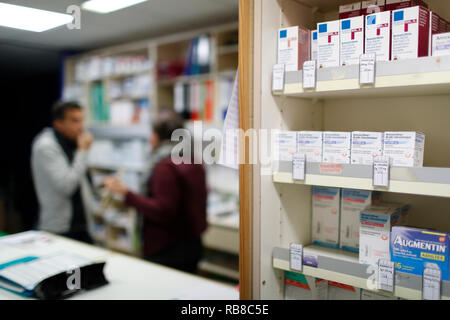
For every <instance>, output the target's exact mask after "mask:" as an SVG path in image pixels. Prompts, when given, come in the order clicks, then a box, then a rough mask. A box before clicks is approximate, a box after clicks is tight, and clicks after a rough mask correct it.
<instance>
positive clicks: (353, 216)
mask: <svg viewBox="0 0 450 320" xmlns="http://www.w3.org/2000/svg"><path fill="white" fill-rule="evenodd" d="M379 199H380V193H379V192H377V191H366V190H353V189H342V190H341V224H340V233H341V237H340V248H341V249H344V250H347V251H352V252H359V225H360V222H359V215H360V212H361V211H362V210H364V209H365V208H367V207H370V206H372V205H373V204H375V203H377V202H378V201H379Z"/></svg>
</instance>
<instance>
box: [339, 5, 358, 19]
mask: <svg viewBox="0 0 450 320" xmlns="http://www.w3.org/2000/svg"><path fill="white" fill-rule="evenodd" d="M360 15H361V2H355V3H351V4H345V5H342V6H339V19H347V18H352V17H358V16H360Z"/></svg>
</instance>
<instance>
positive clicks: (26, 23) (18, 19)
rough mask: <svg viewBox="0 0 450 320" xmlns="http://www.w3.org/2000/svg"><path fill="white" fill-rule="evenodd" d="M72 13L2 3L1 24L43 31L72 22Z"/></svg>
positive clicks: (0, 10) (0, 4)
mask: <svg viewBox="0 0 450 320" xmlns="http://www.w3.org/2000/svg"><path fill="white" fill-rule="evenodd" d="M72 20H73V16H71V15H70V14H63V13H57V12H52V11H47V10H40V9H34V8H28V7H23V6H16V5H12V4H7V3H0V26H4V27H9V28H15V29H22V30H27V31H34V32H42V31H46V30H50V29H53V28H56V27H59V26H62V25H64V24H68V23H70V22H72Z"/></svg>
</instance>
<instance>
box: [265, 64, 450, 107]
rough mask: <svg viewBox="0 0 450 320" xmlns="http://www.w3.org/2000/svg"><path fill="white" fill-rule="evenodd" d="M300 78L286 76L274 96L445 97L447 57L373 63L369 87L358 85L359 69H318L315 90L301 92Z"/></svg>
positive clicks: (449, 78)
mask: <svg viewBox="0 0 450 320" xmlns="http://www.w3.org/2000/svg"><path fill="white" fill-rule="evenodd" d="M302 77H303V72H302V71H292V72H287V73H286V75H285V88H284V92H278V93H274V94H275V95H284V96H288V97H298V98H356V97H373V96H380V95H383V96H411V95H436V94H448V93H449V92H450V56H444V57H423V58H418V59H410V60H399V61H384V62H377V64H376V81H375V85H373V86H361V85H360V84H359V65H352V66H343V67H336V68H324V69H318V70H317V87H316V89H306V90H304V89H303V88H302Z"/></svg>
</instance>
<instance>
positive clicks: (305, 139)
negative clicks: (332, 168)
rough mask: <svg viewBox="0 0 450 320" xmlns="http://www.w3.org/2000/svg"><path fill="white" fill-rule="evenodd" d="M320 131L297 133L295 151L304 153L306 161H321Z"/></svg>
mask: <svg viewBox="0 0 450 320" xmlns="http://www.w3.org/2000/svg"><path fill="white" fill-rule="evenodd" d="M322 139H323V133H322V131H300V132H298V133H297V152H298V153H302V154H305V157H306V161H307V162H322Z"/></svg>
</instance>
